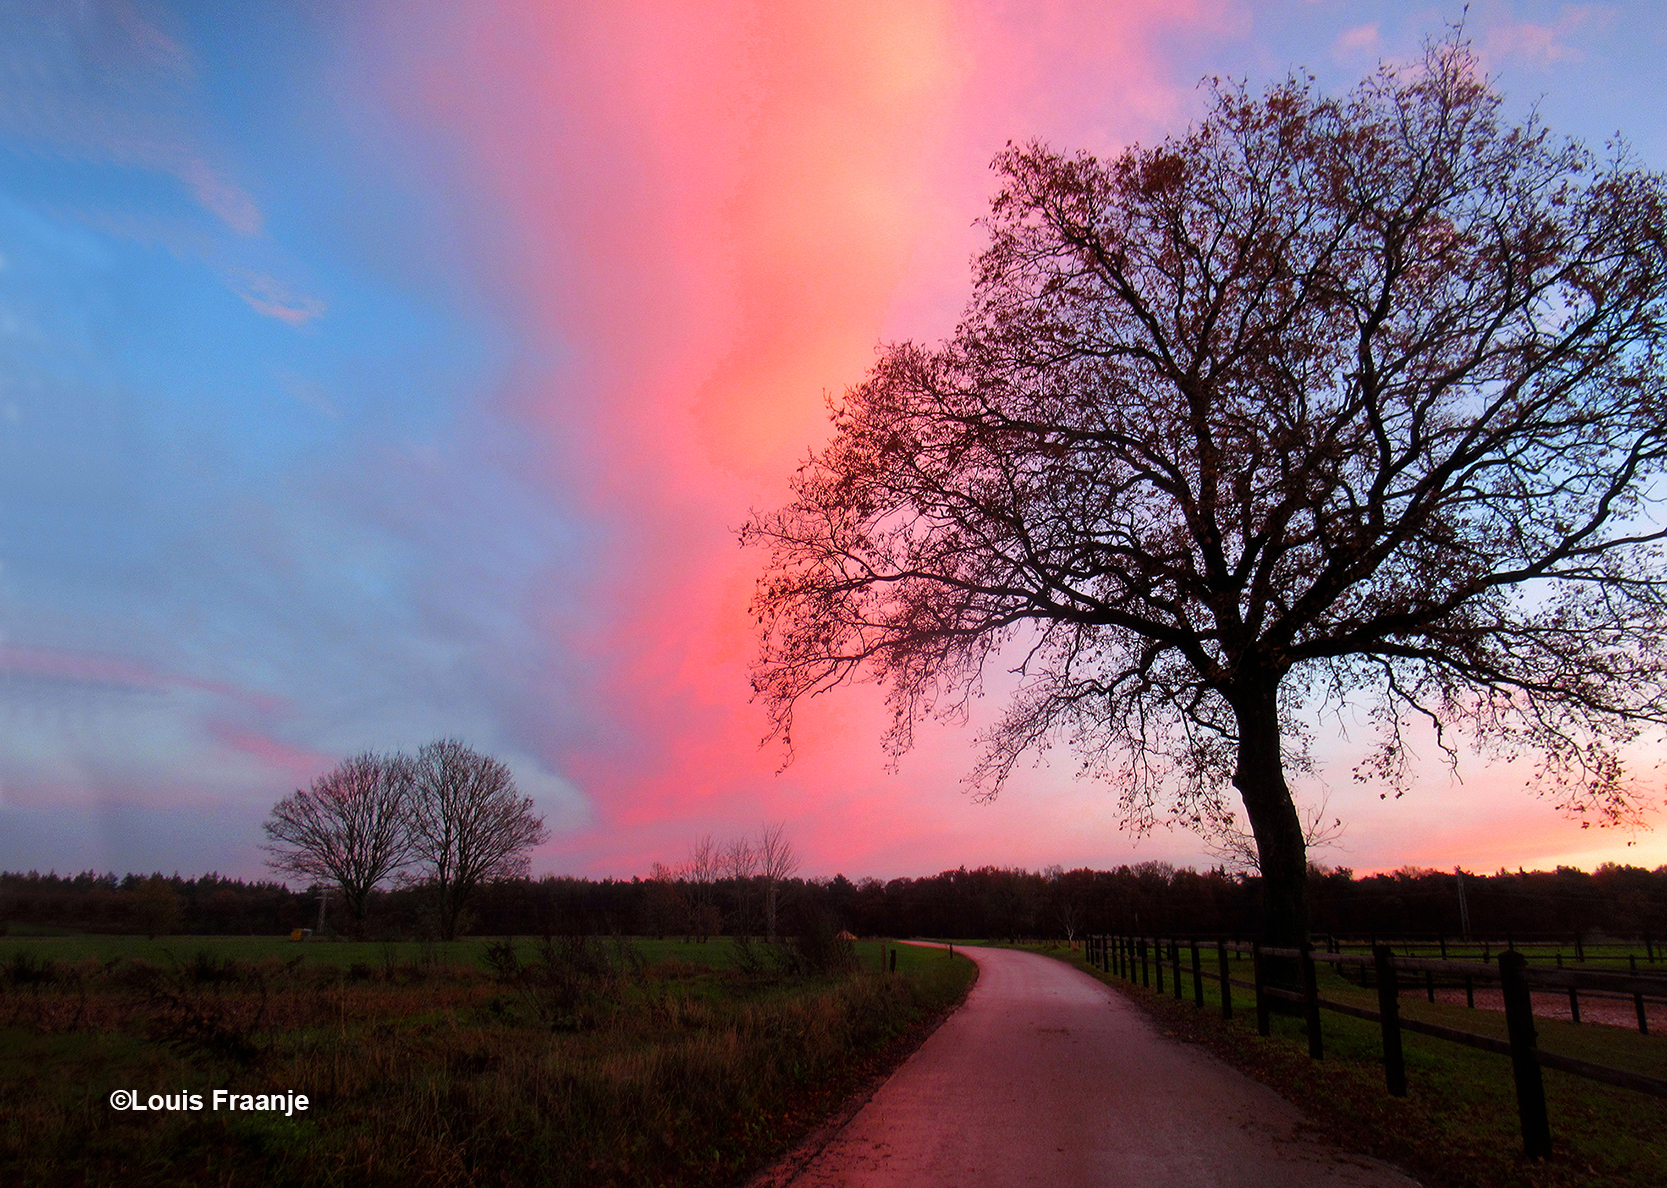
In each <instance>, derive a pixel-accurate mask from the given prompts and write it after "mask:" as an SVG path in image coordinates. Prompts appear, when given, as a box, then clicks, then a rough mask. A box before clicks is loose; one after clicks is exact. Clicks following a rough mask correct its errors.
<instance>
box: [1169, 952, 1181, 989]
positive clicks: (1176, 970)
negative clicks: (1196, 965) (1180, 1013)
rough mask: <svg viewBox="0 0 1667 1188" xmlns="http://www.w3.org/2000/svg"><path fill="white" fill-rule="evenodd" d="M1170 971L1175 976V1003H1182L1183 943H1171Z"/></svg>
mask: <svg viewBox="0 0 1667 1188" xmlns="http://www.w3.org/2000/svg"><path fill="white" fill-rule="evenodd" d="M1169 961H1170V965H1169V969H1170V972H1171V973H1173V974H1174V975H1175V1001H1176V1002H1180V1001H1181V942H1180V941H1178V940H1172V941H1170V942H1169Z"/></svg>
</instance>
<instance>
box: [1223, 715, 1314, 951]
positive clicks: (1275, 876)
mask: <svg viewBox="0 0 1667 1188" xmlns="http://www.w3.org/2000/svg"><path fill="white" fill-rule="evenodd" d="M1231 704H1232V706H1233V711H1234V713H1235V715H1236V716H1237V718H1238V726H1239V760H1238V769H1237V770H1236V771H1235V772H1234V773H1233V785H1234V787H1236V788H1237V789H1238V790H1239V796H1240V797H1241V798H1242V799H1243V800H1244V808H1245V813H1246V815H1247V816H1249V818H1250V829H1251V832H1252V833H1253V834H1254V835H1255V837H1256V852H1257V855H1258V858H1259V860H1260V862H1261V866H1262V940H1263V942H1264V943H1266V944H1270V945H1276V946H1280V947H1283V948H1295V947H1296V946H1297V945H1300V944H1301V943H1302V942H1303V941H1305V940H1307V939H1308V847H1307V844H1306V843H1305V841H1304V840H1303V836H1302V819H1301V818H1300V817H1299V816H1298V815H1297V806H1296V805H1295V803H1293V802H1292V800H1291V789H1290V788H1289V787H1288V786H1287V785H1286V783H1285V765H1284V760H1283V757H1282V755H1281V752H1280V740H1279V703H1278V684H1277V683H1268V684H1266V685H1264V686H1258V687H1256V688H1253V689H1251V690H1248V691H1247V692H1245V693H1244V694H1242V695H1240V696H1236V697H1234V698H1233V699H1232V702H1231ZM1294 968H1295V967H1294V965H1293V969H1294ZM1280 980H1282V981H1283V980H1284V979H1283V978H1281V979H1280Z"/></svg>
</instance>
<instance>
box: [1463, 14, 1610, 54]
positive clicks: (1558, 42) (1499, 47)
mask: <svg viewBox="0 0 1667 1188" xmlns="http://www.w3.org/2000/svg"><path fill="white" fill-rule="evenodd" d="M1599 12H1600V10H1598V9H1595V8H1594V7H1592V6H1591V5H1588V4H1582V5H1564V6H1563V8H1562V9H1561V10H1560V11H1559V12H1558V14H1557V19H1556V20H1554V21H1551V22H1535V21H1519V20H1517V19H1515V18H1514V17H1513V16H1512V15H1511V14H1510V13H1509V12H1508V11H1506V10H1503V9H1496V8H1495V7H1493V6H1490V9H1489V13H1488V21H1487V24H1486V33H1485V34H1484V35H1483V37H1482V47H1481V53H1482V57H1483V58H1484V59H1486V60H1489V61H1497V60H1500V59H1505V58H1520V59H1523V60H1525V61H1527V62H1529V63H1531V64H1533V65H1535V66H1540V67H1546V66H1552V65H1555V64H1556V63H1558V62H1578V61H1581V60H1583V59H1584V58H1585V56H1586V55H1585V51H1584V50H1582V49H1580V48H1579V47H1578V46H1572V45H1569V44H1568V43H1567V40H1566V39H1567V38H1568V37H1569V35H1570V34H1572V33H1574V32H1575V31H1576V30H1577V29H1580V28H1581V27H1582V26H1589V25H1590V24H1591V23H1593V18H1594V17H1596V16H1597V15H1599Z"/></svg>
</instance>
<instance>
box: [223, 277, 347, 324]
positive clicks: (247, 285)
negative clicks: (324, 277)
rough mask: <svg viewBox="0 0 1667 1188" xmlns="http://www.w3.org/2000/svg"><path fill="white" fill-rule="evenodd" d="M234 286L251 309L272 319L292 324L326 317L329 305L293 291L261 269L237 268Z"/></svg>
mask: <svg viewBox="0 0 1667 1188" xmlns="http://www.w3.org/2000/svg"><path fill="white" fill-rule="evenodd" d="M233 281H234V285H233V288H234V290H235V292H236V293H237V295H238V296H239V297H241V298H243V300H244V301H246V302H248V303H249V308H251V309H253V310H254V311H255V312H256V313H259V314H264V315H266V316H267V317H269V318H277V319H278V320H279V321H280V322H286V323H288V324H289V325H291V326H305V325H306V324H307V323H308V322H311V321H312V320H314V319H315V318H321V317H323V316H324V311H325V309H326V308H327V307H326V306H325V304H324V302H322V301H320V300H318V298H316V297H305V296H302V295H301V294H298V293H294V292H292V291H290V289H289V288H288V287H287V286H285V285H284V284H283V283H282V282H281V281H279V280H277V279H276V278H274V277H270V276H267V275H266V274H265V273H260V272H246V271H242V270H237V271H235V272H234V273H233Z"/></svg>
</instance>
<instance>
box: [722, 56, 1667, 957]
mask: <svg viewBox="0 0 1667 1188" xmlns="http://www.w3.org/2000/svg"><path fill="white" fill-rule="evenodd" d="M1499 104H1500V99H1499V96H1498V95H1497V94H1496V93H1495V92H1494V90H1493V89H1492V88H1491V86H1490V84H1489V83H1488V81H1487V80H1486V79H1485V78H1483V77H1481V76H1480V75H1479V73H1478V70H1477V67H1476V64H1475V62H1474V60H1473V59H1472V57H1471V55H1470V53H1469V50H1468V47H1467V46H1465V45H1464V44H1463V43H1461V42H1459V41H1457V40H1456V39H1453V40H1449V41H1447V42H1445V43H1442V44H1439V45H1434V46H1432V47H1430V49H1429V50H1427V52H1426V54H1425V59H1424V62H1423V64H1422V67H1421V68H1418V69H1415V70H1412V71H1407V72H1397V71H1396V70H1394V69H1391V68H1380V70H1379V71H1378V72H1377V73H1376V74H1375V75H1373V76H1372V77H1370V78H1368V79H1367V80H1366V81H1364V82H1363V83H1362V84H1360V85H1359V86H1358V87H1357V88H1355V89H1354V90H1353V91H1351V92H1350V93H1348V94H1346V95H1344V96H1342V97H1339V98H1329V97H1326V96H1324V95H1321V94H1319V93H1317V92H1316V89H1315V87H1314V85H1313V81H1312V80H1311V79H1307V78H1301V77H1292V78H1290V79H1288V80H1287V81H1285V82H1284V83H1283V84H1280V85H1277V86H1275V87H1273V88H1272V89H1271V90H1269V91H1268V92H1267V93H1266V94H1264V95H1261V96H1254V95H1251V94H1250V93H1248V92H1247V91H1246V90H1245V89H1244V88H1242V87H1230V86H1229V87H1223V86H1220V85H1219V84H1218V87H1217V91H1216V98H1215V102H1214V105H1213V107H1212V109H1211V110H1210V112H1209V113H1208V115H1207V116H1206V117H1205V118H1204V119H1203V120H1202V121H1201V122H1200V123H1199V124H1198V125H1197V126H1196V127H1194V128H1193V129H1191V130H1190V131H1188V132H1187V133H1186V134H1185V135H1182V136H1178V137H1174V138H1171V139H1168V140H1166V141H1165V142H1164V143H1162V144H1160V145H1157V146H1155V147H1149V148H1142V147H1136V148H1132V149H1130V150H1128V151H1127V152H1125V153H1123V154H1122V155H1121V156H1119V157H1118V158H1117V159H1115V160H1112V161H1107V162H1102V161H1099V160H1096V159H1095V158H1093V157H1090V156H1086V155H1074V156H1069V155H1065V154H1062V153H1058V152H1054V151H1052V150H1050V149H1048V148H1045V147H1043V146H1040V145H1036V144H1031V145H1027V146H1023V147H1013V146H1010V147H1009V148H1008V149H1007V151H1005V152H1004V153H1003V154H1001V156H1000V157H999V158H998V159H997V166H998V168H999V170H1000V172H1001V174H1002V177H1003V179H1004V186H1003V188H1002V189H1001V191H1000V193H999V194H998V196H997V197H996V199H995V201H994V206H993V210H992V214H991V216H990V218H989V219H988V220H987V226H988V230H989V232H990V236H991V242H990V246H989V248H988V249H987V250H986V251H985V252H984V253H983V255H982V257H981V258H980V260H979V262H978V265H977V269H976V272H977V283H976V291H975V295H974V297H973V299H972V302H971V304H970V306H969V308H968V310H967V312H966V314H965V316H964V320H963V322H962V323H961V325H960V326H959V328H958V329H957V331H956V332H955V334H954V336H953V337H952V338H950V339H949V340H948V341H947V342H945V343H943V344H942V345H941V346H938V347H935V348H929V347H923V346H918V345H914V344H909V343H905V344H901V345H894V346H891V347H889V348H887V349H886V350H885V351H884V352H883V353H882V356H881V358H880V360H879V362H878V363H877V364H876V366H875V367H874V369H873V371H872V373H871V374H870V375H869V377H868V378H867V379H866V380H865V381H864V382H863V383H862V384H860V385H858V386H857V387H855V388H853V389H851V390H850V391H849V392H848V393H847V394H846V397H845V399H844V401H843V402H842V403H841V404H840V405H839V406H838V407H837V408H836V410H835V414H834V429H835V432H834V436H833V439H832V440H831V442H830V443H829V444H828V445H827V446H826V447H825V448H824V449H822V450H821V451H819V452H817V453H815V454H813V456H812V457H811V458H810V459H809V460H808V461H807V462H806V464H805V465H804V466H803V467H802V468H801V469H800V471H799V473H798V474H797V476H796V477H795V479H794V487H793V491H794V498H793V500H792V501H791V502H790V504H789V505H788V506H786V507H785V508H783V509H781V510H778V511H775V512H773V513H766V514H758V515H755V516H754V517H753V518H752V520H751V521H750V522H749V523H748V524H747V525H746V527H745V528H744V529H743V530H742V539H743V541H744V542H746V543H752V544H756V545H759V546H762V547H765V548H767V549H768V550H769V561H768V563H767V566H766V572H765V574H764V576H763V577H762V578H761V580H760V583H759V588H758V592H757V595H756V600H755V604H754V605H755V610H756V613H757V615H758V618H759V623H760V626H761V631H762V636H763V642H762V650H761V654H760V658H759V660H758V662H757V665H756V668H755V675H754V687H755V689H756V691H757V693H758V695H759V696H760V698H761V699H762V701H763V702H764V704H765V705H766V706H767V707H768V709H769V711H770V712H771V714H772V717H773V723H774V728H775V732H776V733H777V734H778V735H779V736H780V738H781V739H782V740H784V741H785V742H786V743H787V745H788V747H789V753H790V751H791V725H792V721H793V715H794V711H795V709H796V708H797V707H798V706H799V705H800V703H801V702H802V700H803V699H804V698H806V697H807V696H810V695H814V694H816V693H819V692H822V691H824V690H826V689H829V688H831V687H833V686H835V685H838V684H840V683H842V682H846V681H850V680H854V679H873V680H877V681H878V682H880V683H881V684H882V685H883V687H884V688H885V690H886V694H887V698H888V704H889V707H890V709H891V711H892V715H893V725H892V728H891V731H890V733H889V735H888V743H889V745H890V747H891V748H893V750H894V751H901V750H902V749H904V748H907V747H908V746H909V745H910V742H911V739H912V730H913V728H914V726H915V725H916V724H917V723H918V722H920V721H921V720H922V719H923V718H925V717H928V716H932V715H944V714H947V715H951V716H954V715H964V714H965V713H966V711H967V708H968V705H969V700H970V699H971V698H972V697H973V696H975V695H976V694H977V693H978V692H979V691H980V690H981V689H982V688H983V682H984V679H985V676H986V674H987V673H989V672H991V671H994V670H996V669H997V668H999V667H1000V666H1006V667H1008V668H1010V669H1012V670H1014V671H1015V672H1016V673H1017V678H1016V689H1015V691H1014V692H1013V693H1012V695H1011V697H1010V698H1009V699H1008V700H1007V702H1006V705H1005V712H1004V714H1003V716H1002V717H1001V718H1000V720H999V722H998V723H997V724H996V725H995V726H994V727H993V728H992V729H991V730H990V731H989V732H988V733H987V734H986V735H985V736H984V738H983V743H984V744H985V749H984V751H983V756H982V759H981V760H980V761H979V762H978V764H977V766H976V768H975V769H974V771H973V773H972V780H973V782H974V786H975V788H976V789H977V790H978V791H980V792H981V793H983V794H985V795H993V794H994V793H995V792H996V791H997V790H998V789H999V788H1000V787H1001V785H1002V783H1003V781H1004V780H1005V779H1006V778H1007V777H1008V775H1009V773H1010V772H1011V770H1012V768H1013V765H1014V763H1015V761H1016V760H1017V759H1018V758H1019V756H1020V755H1021V754H1022V753H1024V752H1026V751H1027V750H1031V749H1033V748H1037V747H1041V746H1045V745H1047V744H1048V743H1049V742H1050V741H1052V740H1055V739H1061V738H1062V739H1064V740H1065V741H1067V742H1069V743H1070V744H1071V745H1072V746H1073V747H1074V749H1075V751H1076V752H1077V753H1078V754H1079V756H1080V758H1081V760H1082V764H1083V769H1084V771H1085V772H1086V773H1087V774H1089V775H1091V776H1095V777H1099V778H1102V779H1105V780H1107V781H1109V782H1111V783H1112V784H1114V785H1115V786H1116V787H1117V788H1118V789H1119V791H1120V793H1121V796H1122V803H1123V806H1124V808H1125V810H1126V813H1127V815H1128V817H1129V819H1130V820H1131V821H1132V822H1133V823H1134V824H1136V825H1137V826H1139V827H1143V828H1144V827H1149V826H1150V825H1151V824H1152V823H1154V822H1155V821H1157V820H1161V819H1164V818H1165V812H1166V811H1167V812H1168V813H1169V814H1171V816H1170V818H1169V819H1172V820H1178V821H1182V822H1187V823H1203V822H1207V821H1208V819H1209V818H1210V817H1211V815H1212V814H1214V815H1215V816H1217V817H1219V815H1220V814H1221V813H1223V812H1226V811H1229V810H1228V808H1227V795H1228V791H1227V790H1228V786H1229V785H1231V786H1232V787H1234V788H1236V789H1237V792H1238V795H1239V798H1240V800H1241V801H1242V804H1243V807H1244V810H1245V813H1246V816H1247V818H1248V821H1249V825H1250V828H1251V830H1252V833H1253V834H1254V837H1255V841H1256V846H1257V851H1258V858H1259V864H1260V867H1261V871H1262V875H1263V880H1264V882H1263V889H1264V907H1265V927H1266V932H1267V935H1268V936H1269V937H1270V938H1271V939H1274V940H1280V941H1284V942H1287V943H1289V942H1292V941H1295V940H1297V939H1299V938H1300V937H1302V936H1303V935H1304V934H1305V932H1306V928H1307V915H1308V912H1307V900H1306V880H1305V877H1304V875H1305V866H1306V862H1305V850H1304V844H1303V826H1302V821H1301V819H1300V817H1299V814H1298V812H1297V809H1296V807H1295V805H1294V804H1293V802H1292V797H1291V793H1290V789H1289V786H1288V784H1287V780H1286V771H1287V768H1288V766H1289V765H1290V764H1291V763H1293V762H1299V761H1300V760H1301V759H1302V757H1303V755H1304V754H1305V752H1304V750H1303V738H1302V732H1301V731H1300V729H1298V727H1297V719H1296V711H1297V709H1298V708H1299V707H1301V706H1304V705H1313V704H1315V703H1316V702H1317V701H1319V700H1320V699H1322V698H1327V699H1331V700H1332V701H1333V702H1334V703H1338V704H1340V703H1342V702H1343V701H1344V700H1345V699H1351V700H1352V699H1357V698H1359V699H1365V700H1366V701H1367V702H1368V703H1369V704H1370V705H1371V706H1372V707H1373V709H1372V713H1373V714H1374V715H1375V717H1376V721H1377V723H1378V725H1379V727H1380V728H1381V739H1380V742H1381V746H1380V747H1379V748H1378V749H1377V751H1376V752H1375V756H1374V759H1373V760H1372V761H1371V762H1370V763H1368V764H1367V765H1366V766H1365V769H1364V773H1365V774H1369V775H1373V776H1382V777H1385V778H1387V779H1388V780H1389V781H1390V782H1391V784H1393V785H1395V786H1399V785H1400V783H1401V782H1403V781H1404V780H1405V778H1406V773H1407V767H1406V763H1405V755H1406V749H1405V747H1404V745H1403V739H1402V734H1403V728H1404V725H1405V724H1406V723H1408V722H1410V721H1415V720H1419V719H1422V720H1424V721H1427V722H1429V723H1432V724H1433V725H1434V726H1435V728H1436V730H1437V732H1438V737H1439V739H1440V741H1441V743H1442V746H1443V747H1444V748H1446V749H1447V750H1448V752H1449V754H1451V753H1452V748H1453V747H1454V746H1455V743H1454V741H1453V738H1452V733H1451V730H1450V728H1451V727H1453V726H1454V725H1456V724H1462V725H1464V726H1465V727H1467V728H1468V729H1469V730H1470V731H1472V732H1473V735H1474V737H1475V738H1476V739H1477V741H1478V742H1479V743H1482V744H1490V745H1494V746H1497V747H1499V748H1502V749H1503V750H1504V751H1505V752H1514V751H1515V750H1516V749H1518V748H1527V749H1529V750H1531V751H1532V752H1535V753H1537V754H1538V755H1539V756H1540V757H1541V763H1540V770H1539V780H1538V786H1539V787H1541V788H1543V789H1554V790H1555V795H1556V796H1557V797H1558V799H1559V803H1560V804H1561V805H1562V807H1564V808H1565V809H1566V810H1568V811H1571V812H1573V813H1576V814H1585V820H1586V821H1588V822H1589V821H1591V820H1596V821H1597V822H1599V823H1617V822H1626V821H1631V820H1634V819H1636V814H1637V812H1638V811H1639V805H1640V803H1641V800H1640V797H1641V793H1639V792H1638V790H1637V789H1636V788H1634V787H1633V786H1631V785H1630V784H1629V783H1628V780H1627V777H1626V775H1625V773H1624V771H1623V769H1622V767H1621V764H1620V761H1619V758H1618V753H1619V749H1620V748H1621V747H1623V746H1624V745H1625V744H1626V743H1628V742H1629V741H1630V740H1632V739H1633V738H1635V737H1636V735H1637V733H1638V732H1639V731H1640V730H1641V729H1645V728H1648V729H1654V728H1655V727H1658V726H1660V725H1661V724H1662V723H1663V720H1664V714H1667V696H1664V675H1667V653H1664V651H1663V639H1664V635H1663V628H1664V627H1667V614H1664V597H1663V595H1664V588H1663V581H1662V576H1661V571H1660V568H1659V559H1660V558H1659V542H1660V541H1661V539H1662V535H1663V534H1662V530H1661V528H1660V525H1659V522H1658V520H1656V519H1652V518H1651V517H1652V515H1653V514H1654V511H1655V508H1654V506H1653V505H1652V504H1651V502H1650V500H1651V497H1652V490H1653V488H1652V484H1655V483H1656V482H1657V481H1658V479H1659V477H1660V474H1661V470H1662V461H1663V451H1664V445H1667V442H1664V430H1663V425H1664V420H1667V417H1664V413H1667V404H1664V398H1663V397H1664V392H1663V386H1664V382H1663V373H1662V367H1661V362H1662V360H1661V351H1662V347H1663V341H1662V339H1663V334H1662V331H1663V296H1664V293H1667V260H1664V252H1663V236H1664V233H1667V231H1664V229H1667V209H1664V202H1663V184H1662V180H1661V179H1660V178H1659V177H1657V176H1656V175H1653V174H1650V173H1647V172H1644V171H1643V170H1641V169H1639V168H1638V167H1636V166H1635V165H1634V164H1633V163H1632V162H1631V161H1630V160H1629V159H1628V158H1627V156H1626V155H1625V153H1624V151H1621V150H1616V151H1615V152H1613V153H1612V154H1611V155H1610V156H1609V157H1608V158H1606V159H1601V160H1600V159H1598V158H1597V157H1595V156H1594V154H1592V153H1590V152H1589V151H1587V150H1586V149H1585V148H1583V147H1581V146H1580V145H1578V144H1574V143H1570V142H1565V141H1561V140H1559V139H1556V138H1554V137H1552V136H1551V135H1550V134H1549V133H1548V132H1547V131H1546V130H1545V129H1544V128H1543V127H1542V126H1541V125H1540V124H1539V123H1538V122H1537V120H1536V119H1535V118H1532V117H1531V118H1530V119H1529V120H1528V121H1527V122H1526V123H1523V124H1521V125H1518V126H1509V125H1508V124H1506V123H1505V122H1503V121H1502V120H1501V118H1500V116H1499V112H1498V108H1499Z"/></svg>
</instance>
